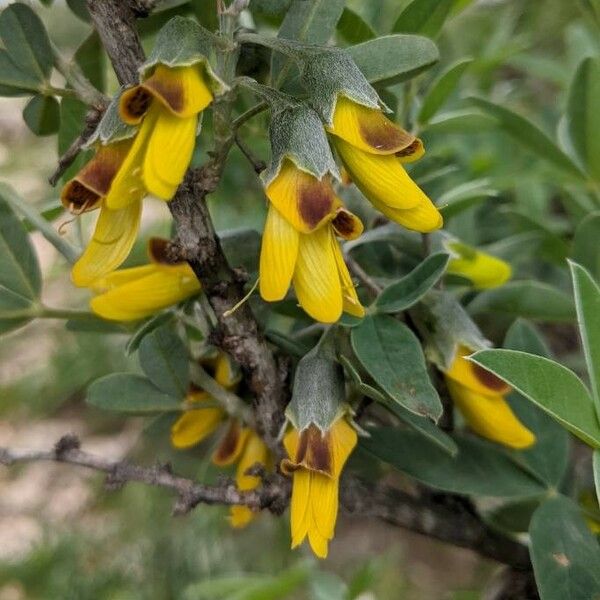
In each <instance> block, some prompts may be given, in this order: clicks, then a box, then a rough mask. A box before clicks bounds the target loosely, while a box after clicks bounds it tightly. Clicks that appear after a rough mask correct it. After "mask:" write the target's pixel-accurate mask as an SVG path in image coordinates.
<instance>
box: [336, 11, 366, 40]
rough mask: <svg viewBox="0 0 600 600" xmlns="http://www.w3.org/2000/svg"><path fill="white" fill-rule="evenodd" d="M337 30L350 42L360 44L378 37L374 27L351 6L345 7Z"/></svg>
mask: <svg viewBox="0 0 600 600" xmlns="http://www.w3.org/2000/svg"><path fill="white" fill-rule="evenodd" d="M337 30H338V33H339V34H340V36H342V37H343V38H344V40H346V41H347V42H348V43H349V44H360V43H361V42H366V41H367V40H372V39H373V38H374V37H376V33H375V32H374V31H373V29H372V27H371V26H370V25H369V24H368V23H367V22H366V21H365V20H364V19H363V18H362V17H361V16H360V15H359V14H358V13H356V12H354V11H353V10H352V9H350V8H344V12H343V13H342V16H341V18H340V20H339V21H338V24H337Z"/></svg>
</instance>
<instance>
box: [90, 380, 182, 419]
mask: <svg viewBox="0 0 600 600" xmlns="http://www.w3.org/2000/svg"><path fill="white" fill-rule="evenodd" d="M181 400H182V398H176V397H174V396H170V395H169V394H166V393H165V392H163V391H161V390H159V389H158V388H157V387H156V386H155V385H154V384H153V383H152V382H151V381H150V380H149V379H148V378H147V377H144V376H142V375H136V374H135V373H111V374H110V375H106V376H105V377H101V378H100V379H97V380H96V381H94V383H92V385H90V387H89V388H88V392H87V399H86V401H87V403H88V404H91V405H92V406H95V407H96V408H101V409H102V410H111V411H116V412H122V413H128V414H150V413H160V412H166V411H174V410H179V409H181Z"/></svg>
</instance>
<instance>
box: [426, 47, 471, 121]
mask: <svg viewBox="0 0 600 600" xmlns="http://www.w3.org/2000/svg"><path fill="white" fill-rule="evenodd" d="M472 62H473V59H472V58H466V59H462V60H459V61H457V62H455V63H453V64H451V65H450V66H449V67H448V68H447V69H446V70H445V71H444V72H443V73H442V74H441V75H440V76H439V77H438V78H437V79H436V80H435V81H434V83H433V84H432V85H431V87H430V89H429V91H428V92H427V95H426V96H425V98H424V100H423V104H422V105H421V110H420V111H419V116H418V118H417V120H418V122H419V123H421V125H423V124H424V123H427V122H428V121H429V120H430V119H431V118H432V117H433V116H434V115H435V114H436V113H437V111H438V110H439V109H440V108H441V107H442V106H443V104H444V102H446V100H447V99H448V98H449V96H450V95H451V94H452V92H453V91H454V90H455V89H456V86H457V85H458V82H459V81H460V78H461V77H462V75H463V73H464V72H465V70H466V68H467V67H468V66H469V65H470V64H471V63H472Z"/></svg>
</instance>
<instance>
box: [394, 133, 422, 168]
mask: <svg viewBox="0 0 600 600" xmlns="http://www.w3.org/2000/svg"><path fill="white" fill-rule="evenodd" d="M424 154H425V146H424V145H423V141H422V140H420V139H419V138H416V139H415V141H414V142H413V143H412V144H411V145H410V146H407V147H406V148H404V150H400V151H399V152H396V158H397V159H398V160H399V161H400V162H401V163H402V164H408V163H413V162H416V161H417V160H419V159H420V158H422V157H423V156H424Z"/></svg>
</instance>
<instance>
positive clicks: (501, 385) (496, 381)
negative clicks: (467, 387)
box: [471, 363, 510, 394]
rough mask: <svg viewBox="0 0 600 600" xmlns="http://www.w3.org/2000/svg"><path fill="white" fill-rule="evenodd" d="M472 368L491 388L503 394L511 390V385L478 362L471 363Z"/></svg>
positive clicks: (477, 376)
mask: <svg viewBox="0 0 600 600" xmlns="http://www.w3.org/2000/svg"><path fill="white" fill-rule="evenodd" d="M471 369H472V370H473V375H475V377H476V378H477V379H478V380H479V381H480V382H481V383H483V385H485V386H486V387H487V388H489V389H490V390H493V391H494V392H499V393H503V394H504V393H506V392H508V391H509V390H510V386H509V385H507V384H506V383H505V382H504V381H502V379H500V378H499V377H496V376H495V375H494V374H493V373H490V371H487V370H486V369H484V368H483V367H481V366H479V365H478V364H476V363H471Z"/></svg>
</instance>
